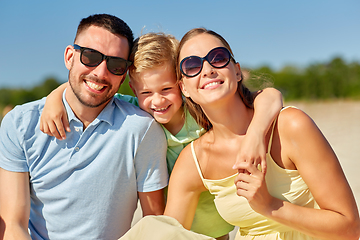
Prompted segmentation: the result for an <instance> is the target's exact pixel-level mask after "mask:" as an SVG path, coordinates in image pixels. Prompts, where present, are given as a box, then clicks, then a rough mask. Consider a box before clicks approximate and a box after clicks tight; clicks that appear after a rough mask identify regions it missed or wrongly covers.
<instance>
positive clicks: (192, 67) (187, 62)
mask: <svg viewBox="0 0 360 240" xmlns="http://www.w3.org/2000/svg"><path fill="white" fill-rule="evenodd" d="M231 59H233V61H235V60H234V58H233V57H232V56H231V53H230V52H229V50H228V49H227V48H224V47H217V48H213V49H212V50H210V52H209V53H208V54H207V55H206V56H205V57H203V58H202V57H198V56H190V57H186V58H184V59H183V60H182V61H181V62H180V71H181V73H182V74H184V75H185V76H187V77H195V76H197V75H198V74H199V73H200V72H201V70H202V68H203V63H204V60H206V61H207V62H208V63H209V64H210V65H211V66H212V67H214V68H223V67H226V66H227V65H228V64H229V62H230V60H231Z"/></svg>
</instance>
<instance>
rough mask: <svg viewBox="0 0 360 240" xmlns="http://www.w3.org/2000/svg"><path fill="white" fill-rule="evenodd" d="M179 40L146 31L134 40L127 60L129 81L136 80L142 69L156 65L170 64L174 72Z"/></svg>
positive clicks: (163, 34) (167, 35)
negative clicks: (128, 63)
mask: <svg viewBox="0 0 360 240" xmlns="http://www.w3.org/2000/svg"><path fill="white" fill-rule="evenodd" d="M178 45H179V41H178V40H177V39H176V38H175V37H174V36H172V35H169V34H165V33H146V34H144V35H142V36H140V37H139V38H137V39H136V40H135V41H134V46H133V48H132V50H131V53H130V58H129V60H130V61H132V62H133V64H132V65H131V66H130V67H129V76H130V79H131V81H136V79H137V75H138V74H139V73H141V72H142V71H144V70H147V69H153V68H156V67H163V66H164V65H167V66H170V67H171V70H172V71H174V73H175V74H176V70H175V69H176V59H177V57H176V54H177V48H178Z"/></svg>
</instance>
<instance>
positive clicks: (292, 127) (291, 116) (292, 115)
mask: <svg viewBox="0 0 360 240" xmlns="http://www.w3.org/2000/svg"><path fill="white" fill-rule="evenodd" d="M314 124H315V123H314V121H313V120H312V119H311V117H310V116H309V115H307V114H306V113H305V112H304V111H302V110H301V109H299V108H296V107H292V106H291V107H286V108H284V109H282V110H281V112H280V114H279V117H278V126H279V128H282V129H284V130H286V131H287V132H289V131H290V132H294V131H301V129H303V128H306V127H310V126H313V125H314Z"/></svg>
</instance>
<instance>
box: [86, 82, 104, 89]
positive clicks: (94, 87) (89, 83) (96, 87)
mask: <svg viewBox="0 0 360 240" xmlns="http://www.w3.org/2000/svg"><path fill="white" fill-rule="evenodd" d="M86 84H87V85H88V86H89V87H90V88H92V89H94V90H97V91H100V90H101V89H103V88H104V86H100V85H97V84H96V83H94V82H88V81H87V82H86Z"/></svg>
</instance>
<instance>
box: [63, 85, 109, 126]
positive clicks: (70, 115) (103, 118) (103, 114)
mask: <svg viewBox="0 0 360 240" xmlns="http://www.w3.org/2000/svg"><path fill="white" fill-rule="evenodd" d="M65 93H66V89H65V90H64V92H63V96H62V100H63V103H64V105H65V109H66V112H67V115H68V119H69V123H70V122H71V121H77V122H81V121H80V120H79V119H78V118H77V117H76V116H75V113H74V112H73V111H72V109H71V107H70V105H69V103H68V102H67V101H66V98H65ZM115 107H116V104H115V102H114V97H113V98H111V100H110V102H109V103H108V104H106V106H105V108H104V109H103V110H102V111H101V112H100V114H99V115H98V116H97V117H96V118H95V120H94V121H93V122H92V123H91V124H90V125H94V124H97V123H99V122H101V121H103V122H107V123H108V124H110V125H111V126H113V125H114V109H115Z"/></svg>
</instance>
